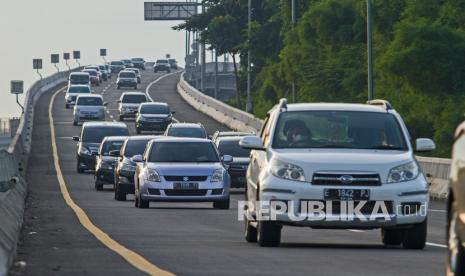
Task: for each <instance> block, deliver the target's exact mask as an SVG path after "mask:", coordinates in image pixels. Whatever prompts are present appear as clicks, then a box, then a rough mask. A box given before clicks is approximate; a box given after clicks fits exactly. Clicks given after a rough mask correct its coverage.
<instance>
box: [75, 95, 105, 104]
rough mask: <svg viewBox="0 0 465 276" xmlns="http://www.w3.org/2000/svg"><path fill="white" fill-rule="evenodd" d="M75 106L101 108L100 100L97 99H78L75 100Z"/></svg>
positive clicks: (101, 102)
mask: <svg viewBox="0 0 465 276" xmlns="http://www.w3.org/2000/svg"><path fill="white" fill-rule="evenodd" d="M77 105H81V106H84V105H91V106H102V105H103V101H102V98H97V97H79V98H78V100H77Z"/></svg>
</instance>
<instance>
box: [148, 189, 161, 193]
mask: <svg viewBox="0 0 465 276" xmlns="http://www.w3.org/2000/svg"><path fill="white" fill-rule="evenodd" d="M149 194H151V195H160V190H159V189H150V188H149Z"/></svg>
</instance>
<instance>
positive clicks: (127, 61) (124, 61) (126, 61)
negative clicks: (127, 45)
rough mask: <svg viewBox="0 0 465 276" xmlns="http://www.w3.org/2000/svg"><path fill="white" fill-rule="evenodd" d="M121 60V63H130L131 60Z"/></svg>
mask: <svg viewBox="0 0 465 276" xmlns="http://www.w3.org/2000/svg"><path fill="white" fill-rule="evenodd" d="M122 62H123V63H131V61H130V60H129V59H123V60H122Z"/></svg>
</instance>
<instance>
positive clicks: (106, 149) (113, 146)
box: [100, 140, 124, 156]
mask: <svg viewBox="0 0 465 276" xmlns="http://www.w3.org/2000/svg"><path fill="white" fill-rule="evenodd" d="M123 142H124V141H123V140H118V141H106V142H105V143H103V144H102V147H101V149H100V155H103V156H109V155H110V151H112V150H120V149H121V146H123Z"/></svg>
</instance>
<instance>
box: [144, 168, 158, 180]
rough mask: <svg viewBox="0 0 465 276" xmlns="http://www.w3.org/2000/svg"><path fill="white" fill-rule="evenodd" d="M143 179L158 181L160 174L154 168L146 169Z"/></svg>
mask: <svg viewBox="0 0 465 276" xmlns="http://www.w3.org/2000/svg"><path fill="white" fill-rule="evenodd" d="M145 180H146V181H149V182H160V175H159V174H158V172H157V171H156V170H154V169H147V172H146V174H145Z"/></svg>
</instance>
